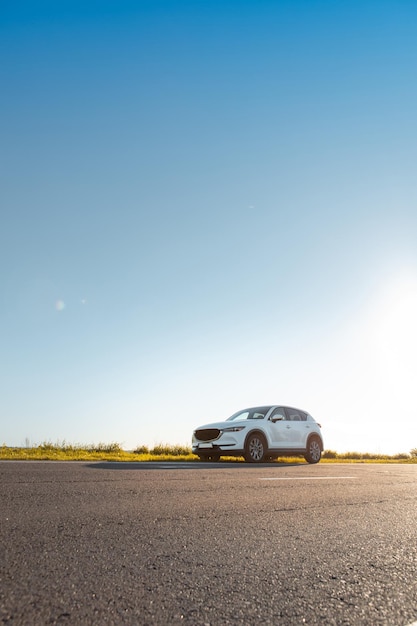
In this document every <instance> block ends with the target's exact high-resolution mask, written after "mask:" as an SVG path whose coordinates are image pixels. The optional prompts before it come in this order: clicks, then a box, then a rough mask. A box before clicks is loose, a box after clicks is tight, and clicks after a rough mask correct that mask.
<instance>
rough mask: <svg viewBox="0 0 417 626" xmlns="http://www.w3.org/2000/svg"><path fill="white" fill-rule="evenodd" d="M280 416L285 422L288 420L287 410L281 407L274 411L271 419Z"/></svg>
mask: <svg viewBox="0 0 417 626" xmlns="http://www.w3.org/2000/svg"><path fill="white" fill-rule="evenodd" d="M279 415H281V416H282V418H283V419H284V420H285V419H287V418H286V417H285V410H284V409H283V408H282V407H281V406H279V407H277V408H276V409H274V410H273V411H272V414H271V416H270V417H277V416H279Z"/></svg>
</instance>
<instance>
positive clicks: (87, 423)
mask: <svg viewBox="0 0 417 626" xmlns="http://www.w3.org/2000/svg"><path fill="white" fill-rule="evenodd" d="M416 19H417V7H416V5H415V3H413V2H404V1H399V2H383V1H381V2H370V1H367V0H364V1H362V2H314V0H313V1H310V2H302V1H299V0H293V1H292V2H279V1H276V2H272V1H271V2H270V1H262V0H260V1H257V2H254V1H246V2H243V1H242V2H238V1H234V2H232V1H229V2H215V1H213V2H197V1H194V2H193V1H189V2H185V1H184V2H175V1H171V2H162V1H161V2H158V1H157V0H156V1H154V2H140V1H138V2H125V1H123V0H121V1H119V2H117V3H116V2H111V1H108V2H91V1H90V2H88V1H86V2H83V3H81V2H80V3H78V2H75V1H73V2H64V1H63V2H59V3H56V2H26V3H19V6H17V5H16V3H12V2H8V1H6V2H4V1H3V2H2V5H1V8H0V55H1V63H0V77H1V84H2V86H3V89H2V97H1V99H0V113H1V115H0V120H1V121H0V124H1V138H2V139H1V147H0V158H1V168H0V176H1V185H0V189H1V191H0V194H1V196H0V200H1V216H2V220H1V224H2V228H1V230H0V244H1V245H0V261H1V263H0V272H1V284H2V289H1V295H0V304H1V308H0V315H1V330H0V342H1V352H0V354H1V359H0V374H1V376H0V397H1V409H0V410H1V431H0V439H1V442H4V443H6V444H8V445H22V444H24V443H25V441H28V440H29V441H30V442H32V443H40V442H42V441H45V440H49V441H54V442H55V441H62V440H65V441H68V442H73V443H93V442H96V443H97V442H99V441H100V442H111V441H117V442H120V443H121V444H122V445H123V446H124V447H125V448H127V449H130V448H134V447H135V446H136V445H139V444H148V445H153V444H154V443H159V442H162V443H188V442H189V441H190V437H191V432H192V430H193V428H195V427H196V426H198V425H200V424H202V423H206V422H210V421H215V420H218V419H222V418H223V417H227V416H228V415H230V414H232V413H234V412H235V411H236V410H238V409H240V408H243V407H245V406H252V405H257V404H265V403H275V402H276V403H286V404H291V405H294V406H299V407H300V408H304V409H306V410H308V411H310V412H311V413H312V415H313V416H315V417H316V419H317V420H318V421H320V422H321V423H322V425H323V433H324V436H325V445H326V448H328V449H336V450H339V451H343V450H349V449H350V450H352V449H354V450H368V451H380V452H388V453H395V452H404V451H408V450H409V449H411V448H412V447H416V446H417V414H416V413H417V409H416V408H415V406H416V403H415V398H414V393H413V392H414V387H415V380H416V374H417V371H416V370H417V366H416V363H415V354H416V351H417V332H416V328H415V327H416V324H415V319H417V178H416V157H417V123H416V115H415V111H416V110H417V38H416V37H415V24H416Z"/></svg>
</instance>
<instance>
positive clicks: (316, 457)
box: [304, 437, 321, 463]
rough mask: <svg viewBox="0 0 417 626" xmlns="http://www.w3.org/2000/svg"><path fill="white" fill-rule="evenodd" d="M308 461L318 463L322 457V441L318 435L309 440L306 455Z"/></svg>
mask: <svg viewBox="0 0 417 626" xmlns="http://www.w3.org/2000/svg"><path fill="white" fill-rule="evenodd" d="M304 458H305V460H306V461H307V463H318V462H319V461H320V459H321V442H320V439H319V438H318V437H310V439H309V440H308V442H307V450H306V453H305V455H304Z"/></svg>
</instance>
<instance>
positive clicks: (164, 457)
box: [0, 441, 417, 463]
mask: <svg viewBox="0 0 417 626" xmlns="http://www.w3.org/2000/svg"><path fill="white" fill-rule="evenodd" d="M0 460H4V461H120V462H124V461H125V462H127V461H130V462H132V461H139V462H149V461H182V462H184V461H186V462H196V461H198V457H197V456H196V455H195V454H193V453H192V452H191V447H188V446H183V445H168V444H157V445H155V446H154V447H153V448H149V447H147V446H138V447H137V448H136V449H135V450H133V451H127V450H123V448H122V447H121V445H120V444H119V443H99V444H90V445H85V444H69V443H66V442H65V441H64V442H62V443H59V442H58V443H55V444H54V443H51V442H44V443H41V444H40V445H38V446H31V447H29V446H28V447H21V448H18V447H10V446H7V445H5V444H3V445H2V446H0ZM221 461H222V462H229V463H241V462H243V458H242V457H222V458H221ZM274 462H275V463H305V461H304V458H303V457H279V458H278V459H277V461H274ZM321 463H417V454H416V449H413V450H411V452H410V454H407V453H400V454H395V455H392V456H390V455H384V454H371V453H368V452H344V453H338V452H335V451H334V450H325V451H324V452H323V456H322V460H321Z"/></svg>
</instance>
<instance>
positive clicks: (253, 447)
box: [245, 433, 268, 463]
mask: <svg viewBox="0 0 417 626" xmlns="http://www.w3.org/2000/svg"><path fill="white" fill-rule="evenodd" d="M267 452H268V447H267V444H266V440H265V437H264V436H263V435H262V434H261V433H252V434H251V435H249V437H248V438H247V439H246V443H245V461H246V462H247V463H262V461H264V459H265V457H266V456H267Z"/></svg>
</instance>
